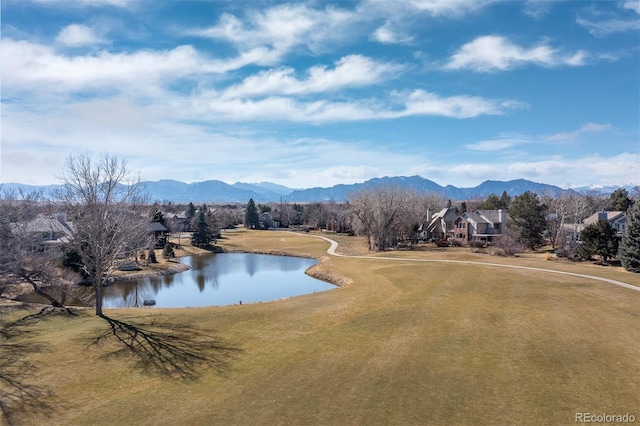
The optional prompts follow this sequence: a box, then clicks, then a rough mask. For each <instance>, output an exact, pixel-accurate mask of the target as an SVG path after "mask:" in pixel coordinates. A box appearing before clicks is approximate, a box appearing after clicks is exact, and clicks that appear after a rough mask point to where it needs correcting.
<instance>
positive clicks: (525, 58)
mask: <svg viewBox="0 0 640 426" xmlns="http://www.w3.org/2000/svg"><path fill="white" fill-rule="evenodd" d="M586 57H587V54H586V52H585V51H583V50H579V51H577V52H575V53H571V54H562V53H559V52H558V50H557V49H554V48H552V47H550V46H549V45H547V44H544V43H540V44H538V45H537V46H533V47H531V48H528V49H527V48H523V47H520V46H518V45H516V44H514V43H512V42H511V41H510V40H508V39H507V38H506V37H502V36H494V35H490V36H481V37H478V38H476V39H475V40H473V41H471V42H469V43H467V44H465V45H463V46H462V47H461V48H460V49H459V50H458V51H457V52H456V53H454V54H453V55H452V56H451V58H450V60H449V62H448V63H447V64H446V65H445V69H453V70H460V69H470V70H474V71H478V72H491V71H508V70H511V69H514V68H517V67H520V66H524V65H526V64H535V65H539V66H543V67H558V66H579V65H584V63H585V60H586Z"/></svg>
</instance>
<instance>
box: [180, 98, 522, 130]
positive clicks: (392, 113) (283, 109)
mask: <svg viewBox="0 0 640 426" xmlns="http://www.w3.org/2000/svg"><path fill="white" fill-rule="evenodd" d="M184 102H185V104H184V105H183V106H181V107H180V108H177V109H178V110H180V111H182V112H183V113H184V114H185V116H184V118H185V119H186V118H188V117H189V116H191V117H194V116H197V117H201V118H202V119H205V117H206V118H207V119H208V120H213V119H215V120H220V121H250V120H277V121H292V122H311V123H325V122H349V121H363V120H387V119H396V118H401V117H411V116H441V117H450V118H458V119H465V118H471V117H477V116H481V115H499V114H504V113H506V112H507V111H509V110H511V109H512V108H514V107H519V106H520V104H518V103H517V102H513V101H503V100H496V99H486V98H480V97H475V96H449V97H443V96H440V95H437V94H435V93H429V92H425V91H423V90H415V91H412V92H397V93H392V94H391V96H390V97H389V99H366V100H351V101H343V100H332V99H321V100H305V99H295V98H292V97H284V96H268V97H264V98H261V99H248V98H225V97H221V96H219V95H218V94H217V93H206V94H203V95H202V96H199V97H194V98H190V99H187V100H184Z"/></svg>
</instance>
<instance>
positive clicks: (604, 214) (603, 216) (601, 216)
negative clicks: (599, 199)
mask: <svg viewBox="0 0 640 426" xmlns="http://www.w3.org/2000/svg"><path fill="white" fill-rule="evenodd" d="M601 220H604V221H605V222H607V220H608V219H607V212H598V221H601Z"/></svg>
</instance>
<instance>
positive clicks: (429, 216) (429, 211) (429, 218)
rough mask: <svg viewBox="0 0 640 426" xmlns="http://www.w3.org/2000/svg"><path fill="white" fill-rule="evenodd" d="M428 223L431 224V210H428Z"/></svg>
mask: <svg viewBox="0 0 640 426" xmlns="http://www.w3.org/2000/svg"><path fill="white" fill-rule="evenodd" d="M427 223H431V209H427Z"/></svg>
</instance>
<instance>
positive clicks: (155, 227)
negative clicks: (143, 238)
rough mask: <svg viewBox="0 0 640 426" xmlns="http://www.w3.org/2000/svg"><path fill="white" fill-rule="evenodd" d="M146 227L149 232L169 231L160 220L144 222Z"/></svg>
mask: <svg viewBox="0 0 640 426" xmlns="http://www.w3.org/2000/svg"><path fill="white" fill-rule="evenodd" d="M146 228H147V231H149V232H169V230H168V229H167V228H165V226H164V225H163V224H161V223H160V222H149V223H147V224H146Z"/></svg>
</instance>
